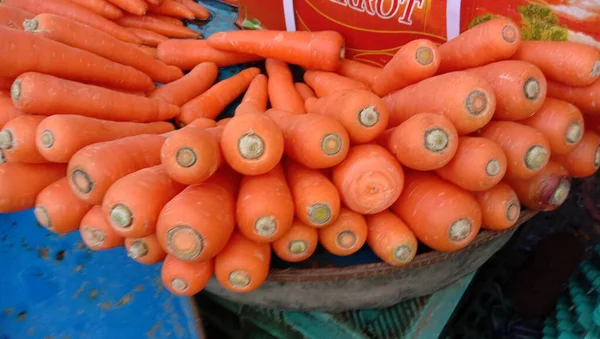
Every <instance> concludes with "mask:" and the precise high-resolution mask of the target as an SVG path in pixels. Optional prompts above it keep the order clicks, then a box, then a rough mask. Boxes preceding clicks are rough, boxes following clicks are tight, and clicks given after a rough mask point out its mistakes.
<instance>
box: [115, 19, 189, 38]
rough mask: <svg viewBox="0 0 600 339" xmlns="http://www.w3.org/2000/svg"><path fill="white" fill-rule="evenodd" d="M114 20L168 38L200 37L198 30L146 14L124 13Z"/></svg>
mask: <svg viewBox="0 0 600 339" xmlns="http://www.w3.org/2000/svg"><path fill="white" fill-rule="evenodd" d="M115 22H116V23H118V24H119V25H121V26H123V27H132V28H142V29H146V30H149V31H153V32H156V33H160V34H162V35H164V36H166V37H169V38H180V39H190V38H191V39H197V38H198V37H200V34H199V33H198V32H195V31H193V30H191V29H189V28H187V27H182V26H179V25H175V24H172V23H170V22H165V21H163V20H160V19H156V18H153V17H148V16H135V15H129V14H126V15H123V16H122V17H120V18H119V19H117V20H116V21H115ZM132 34H133V33H132ZM136 37H137V36H136Z"/></svg>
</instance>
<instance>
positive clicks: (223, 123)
mask: <svg viewBox="0 0 600 339" xmlns="http://www.w3.org/2000/svg"><path fill="white" fill-rule="evenodd" d="M196 120H198V119H196ZM229 121H231V118H223V119H221V120H219V121H217V127H219V126H225V125H227V124H228V123H229Z"/></svg>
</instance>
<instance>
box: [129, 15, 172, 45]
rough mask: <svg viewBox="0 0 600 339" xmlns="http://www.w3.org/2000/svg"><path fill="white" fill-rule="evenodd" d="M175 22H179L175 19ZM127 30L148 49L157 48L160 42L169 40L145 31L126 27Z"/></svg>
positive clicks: (158, 34)
mask: <svg viewBox="0 0 600 339" xmlns="http://www.w3.org/2000/svg"><path fill="white" fill-rule="evenodd" d="M175 21H177V22H180V21H178V20H177V19H175ZM127 30H129V31H131V32H133V33H134V34H135V35H137V36H138V37H139V38H140V39H142V41H143V42H144V45H147V46H150V47H158V45H160V43H161V42H164V41H167V40H169V38H167V37H166V36H164V35H162V34H160V33H156V32H153V31H149V30H147V29H142V28H133V27H128V28H127Z"/></svg>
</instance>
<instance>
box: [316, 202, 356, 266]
mask: <svg viewBox="0 0 600 339" xmlns="http://www.w3.org/2000/svg"><path fill="white" fill-rule="evenodd" d="M367 232H368V231H367V222H366V221H365V218H364V217H363V216H362V215H361V214H358V213H356V212H353V211H351V210H349V209H346V208H344V207H342V208H341V209H340V215H339V216H338V218H337V219H336V220H335V222H333V224H331V225H329V226H328V227H324V228H320V229H319V242H320V243H321V245H323V247H325V249H326V250H327V251H328V252H329V253H331V254H335V255H339V256H347V255H351V254H354V253H356V252H357V251H358V250H360V249H361V247H363V245H364V244H365V242H366V241H367Z"/></svg>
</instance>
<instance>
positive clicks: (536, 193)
mask: <svg viewBox="0 0 600 339" xmlns="http://www.w3.org/2000/svg"><path fill="white" fill-rule="evenodd" d="M505 183H506V184H508V185H509V186H510V187H512V189H513V190H515V193H516V194H517V196H518V197H519V201H520V202H521V204H522V205H524V206H525V207H527V208H529V209H532V210H543V211H553V210H555V209H557V208H558V207H560V205H562V203H563V202H565V200H567V197H568V196H569V191H570V189H571V181H570V178H569V173H568V172H567V170H566V169H565V168H564V167H563V166H562V165H559V164H557V163H555V162H554V161H550V162H548V165H547V166H546V167H544V168H543V169H542V170H541V171H540V172H538V173H536V174H535V175H534V176H533V177H531V178H528V179H507V180H505Z"/></svg>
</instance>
